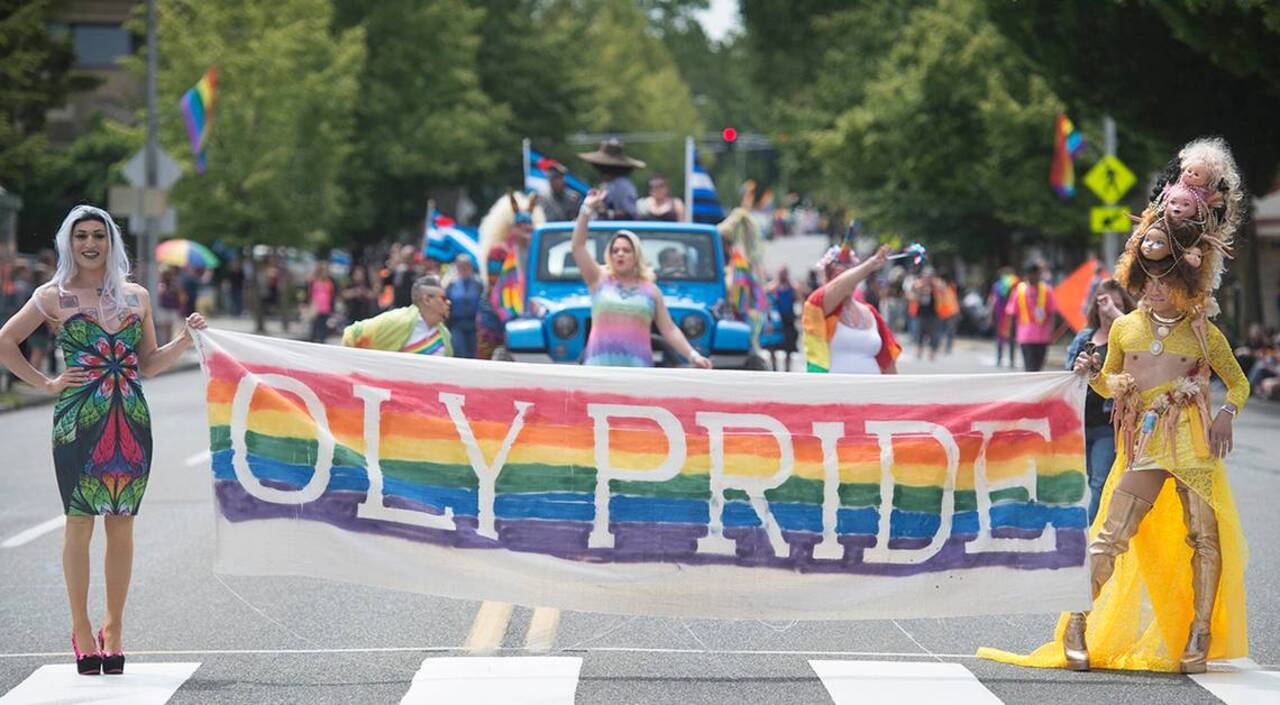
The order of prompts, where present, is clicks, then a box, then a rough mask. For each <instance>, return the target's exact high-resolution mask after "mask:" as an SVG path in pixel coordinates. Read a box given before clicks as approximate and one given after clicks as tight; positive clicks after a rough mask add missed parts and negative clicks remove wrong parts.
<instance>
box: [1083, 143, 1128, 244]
mask: <svg viewBox="0 0 1280 705" xmlns="http://www.w3.org/2000/svg"><path fill="white" fill-rule="evenodd" d="M1137 181H1138V179H1137V178H1136V177H1135V176H1134V175H1133V172H1132V171H1129V167H1127V166H1125V165H1124V162H1122V161H1120V160H1119V159H1116V157H1115V155H1112V154H1108V155H1107V156H1105V157H1103V158H1102V159H1100V160H1099V161H1098V163H1097V164H1094V165H1093V168H1092V169H1090V170H1089V173H1087V174H1085V175H1084V184H1085V186H1088V187H1089V188H1090V190H1092V191H1093V192H1094V193H1096V194H1098V198H1101V199H1102V202H1103V203H1106V204H1108V205H1110V204H1113V203H1115V202H1116V201H1119V200H1120V198H1121V197H1122V196H1124V195H1125V194H1126V193H1128V192H1129V189H1131V188H1133V185H1134V184H1135V183H1137ZM1098 232H1101V231H1098Z"/></svg>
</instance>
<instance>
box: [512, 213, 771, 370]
mask: <svg viewBox="0 0 1280 705" xmlns="http://www.w3.org/2000/svg"><path fill="white" fill-rule="evenodd" d="M623 229H626V230H630V231H632V232H634V233H636V235H638V236H639V237H640V241H641V243H643V246H644V254H645V258H646V259H647V260H648V262H649V265H650V267H652V269H653V271H654V272H655V273H656V274H657V284H658V288H659V289H660V290H661V291H662V294H663V299H664V301H665V302H666V304H667V310H669V311H670V312H671V319H672V320H673V321H674V322H675V324H676V325H678V326H680V329H681V330H682V331H684V334H685V337H686V338H688V339H689V342H690V343H691V344H692V345H693V347H694V348H695V349H697V350H698V352H700V353H702V354H703V355H705V356H706V357H708V358H710V359H711V360H712V362H713V363H714V365H715V366H716V367H717V368H741V369H752V370H764V369H768V363H766V362H765V360H764V358H763V357H761V356H760V355H759V354H758V353H753V352H752V351H751V349H750V338H751V329H750V326H749V324H748V323H746V322H744V321H739V320H734V318H733V317H732V314H731V313H730V312H729V307H728V306H726V305H725V295H726V287H725V276H724V262H725V260H724V250H723V247H722V245H721V242H720V235H719V233H718V232H716V229H715V227H713V226H710V225H702V224H696V223H666V222H650V221H643V222H641V221H636V222H632V221H597V222H593V223H592V224H591V226H590V230H589V235H588V240H587V249H588V251H590V252H591V253H592V255H593V256H594V257H595V258H596V261H597V262H600V263H601V264H603V263H604V251H605V247H606V246H607V244H608V241H609V239H610V237H611V236H612V234H613V233H614V232H617V231H618V230H623ZM572 236H573V223H568V222H560V223H548V224H546V225H544V226H542V227H540V228H538V229H537V230H535V231H534V233H533V237H532V239H531V241H530V244H529V261H528V262H527V263H526V269H525V271H526V272H527V285H526V287H525V295H526V301H525V310H526V311H529V312H530V314H529V315H527V316H526V317H524V318H518V319H515V320H512V321H508V322H507V325H506V347H505V348H504V349H499V351H498V352H497V353H495V357H497V358H499V359H511V360H516V361H519V362H543V363H547V362H551V363H570V364H576V363H580V362H581V361H582V353H583V350H584V349H585V348H586V344H587V335H588V334H589V333H590V331H591V294H590V292H588V290H587V285H586V283H585V282H584V281H583V280H582V274H581V272H579V270H578V266H577V264H576V263H575V262H574V259H573V252H572V247H571V243H570V240H571V238H572ZM772 316H773V317H774V318H775V319H776V318H777V314H776V313H772ZM774 328H775V329H776V330H780V324H778V325H775V326H774ZM650 338H651V340H652V341H653V355H654V364H655V365H659V366H669V367H670V366H675V365H677V364H681V363H682V362H683V360H682V359H681V358H680V356H679V355H678V354H677V353H676V352H675V351H674V350H672V349H671V348H670V346H669V345H667V343H666V341H665V340H663V339H662V336H660V335H659V334H658V333H657V331H656V329H655V330H654V331H652V334H651V336H650ZM765 342H766V343H767V339H766V341H765Z"/></svg>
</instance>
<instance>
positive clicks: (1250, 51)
mask: <svg viewBox="0 0 1280 705" xmlns="http://www.w3.org/2000/svg"><path fill="white" fill-rule="evenodd" d="M984 2H985V5H986V6H987V8H988V12H989V14H990V16H991V17H992V20H993V21H994V22H995V24H996V25H997V26H998V27H999V28H1000V31H1001V32H1002V33H1003V34H1004V35H1005V36H1006V37H1008V38H1009V39H1010V41H1011V43H1012V44H1013V45H1016V46H1017V47H1018V48H1019V49H1020V50H1021V51H1022V52H1023V53H1024V54H1025V55H1026V56H1027V57H1029V59H1030V61H1031V62H1032V64H1033V65H1034V66H1035V67H1036V68H1037V70H1038V71H1039V72H1040V73H1041V74H1042V75H1043V76H1045V78H1046V80H1047V81H1048V82H1049V84H1050V85H1051V86H1052V87H1053V88H1054V90H1055V91H1057V92H1058V93H1059V94H1060V95H1063V96H1065V97H1066V98H1067V99H1068V100H1071V101H1072V102H1074V103H1078V104H1082V105H1086V106H1089V107H1091V108H1093V109H1095V110H1100V111H1109V112H1111V113H1112V114H1114V115H1115V117H1116V119H1117V120H1118V121H1119V122H1120V123H1121V124H1122V125H1127V126H1130V127H1132V128H1135V129H1138V130H1141V131H1142V132H1144V133H1146V134H1149V135H1152V136H1154V137H1157V138H1159V139H1162V140H1164V141H1165V142H1166V143H1168V144H1169V145H1170V148H1172V147H1175V146H1177V145H1180V144H1182V143H1184V142H1187V141H1189V140H1190V139H1192V138H1195V137H1198V136H1202V135H1221V136H1222V137H1224V138H1225V139H1226V140H1227V142H1228V143H1230V145H1231V147H1232V151H1233V152H1234V154H1235V157H1236V159H1237V161H1238V162H1239V164H1240V169H1241V172H1242V174H1243V176H1244V179H1245V186H1246V187H1247V188H1248V189H1250V190H1251V191H1252V192H1253V193H1254V194H1255V195H1263V194H1266V193H1268V192H1270V190H1271V189H1272V187H1273V186H1274V184H1275V183H1276V178H1277V170H1278V169H1280V130H1277V129H1276V127H1275V122H1276V120H1275V116H1276V115H1280V52H1277V51H1276V47H1277V46H1280V5H1277V4H1276V3H1274V2H1269V1H1268V0H1239V1H1232V0H1167V1H1164V2H1153V1H1139V0H1123V1H1121V2H1108V3H1084V2H1071V3H1062V2H1056V1H1054V0H1023V1H1022V2H1018V3H1008V2H1003V1H1002V0H984ZM1046 36H1048V37H1052V41H1046V40H1045V37H1046ZM1251 229H1252V223H1246V228H1245V233H1244V235H1245V237H1244V238H1243V239H1244V242H1243V244H1242V247H1241V248H1240V253H1239V254H1240V257H1239V258H1238V261H1239V262H1240V263H1241V264H1242V265H1243V271H1244V272H1245V275H1246V276H1245V279H1246V292H1247V293H1246V296H1245V310H1244V311H1243V314H1244V318H1245V320H1257V318H1258V312H1259V311H1260V308H1261V289H1262V287H1261V286H1260V283H1261V282H1260V276H1259V275H1260V272H1259V269H1258V257H1257V252H1256V247H1257V245H1256V239H1255V238H1252V237H1249V231H1250V230H1251Z"/></svg>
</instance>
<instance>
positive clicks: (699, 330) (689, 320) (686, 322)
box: [680, 313, 707, 340]
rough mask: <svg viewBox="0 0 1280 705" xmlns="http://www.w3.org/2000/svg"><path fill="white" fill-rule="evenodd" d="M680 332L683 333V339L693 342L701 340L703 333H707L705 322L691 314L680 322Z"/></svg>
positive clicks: (700, 317)
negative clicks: (697, 339)
mask: <svg viewBox="0 0 1280 705" xmlns="http://www.w3.org/2000/svg"><path fill="white" fill-rule="evenodd" d="M680 330H682V331H684V337H686V338H688V339H690V340H693V339H694V338H701V337H702V334H703V333H706V332H707V321H706V319H704V318H703V317H702V316H699V315H698V314H696V313H691V314H689V315H687V316H685V317H684V318H683V319H681V320H680Z"/></svg>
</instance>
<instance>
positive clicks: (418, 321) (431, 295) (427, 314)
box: [342, 274, 453, 357]
mask: <svg viewBox="0 0 1280 705" xmlns="http://www.w3.org/2000/svg"><path fill="white" fill-rule="evenodd" d="M448 318H449V299H448V298H447V297H445V295H444V288H443V287H441V286H440V279H439V278H438V277H436V276H435V275H433V274H428V275H427V276H425V277H420V278H418V280H417V281H415V282H414V283H413V303H412V304H411V305H409V306H404V307H401V308H393V309H391V310H390V311H387V312H386V313H381V314H379V315H377V316H374V317H373V318H369V319H365V320H363V321H356V322H355V323H352V324H351V325H349V326H347V327H346V330H344V331H342V344H343V345H344V346H346V347H349V348H367V349H370V350H386V351H389V352H404V353H413V354H415V355H441V356H444V357H452V356H453V344H452V342H451V339H450V336H449V327H448V326H446V325H444V321H445V320H447V319H448Z"/></svg>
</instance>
